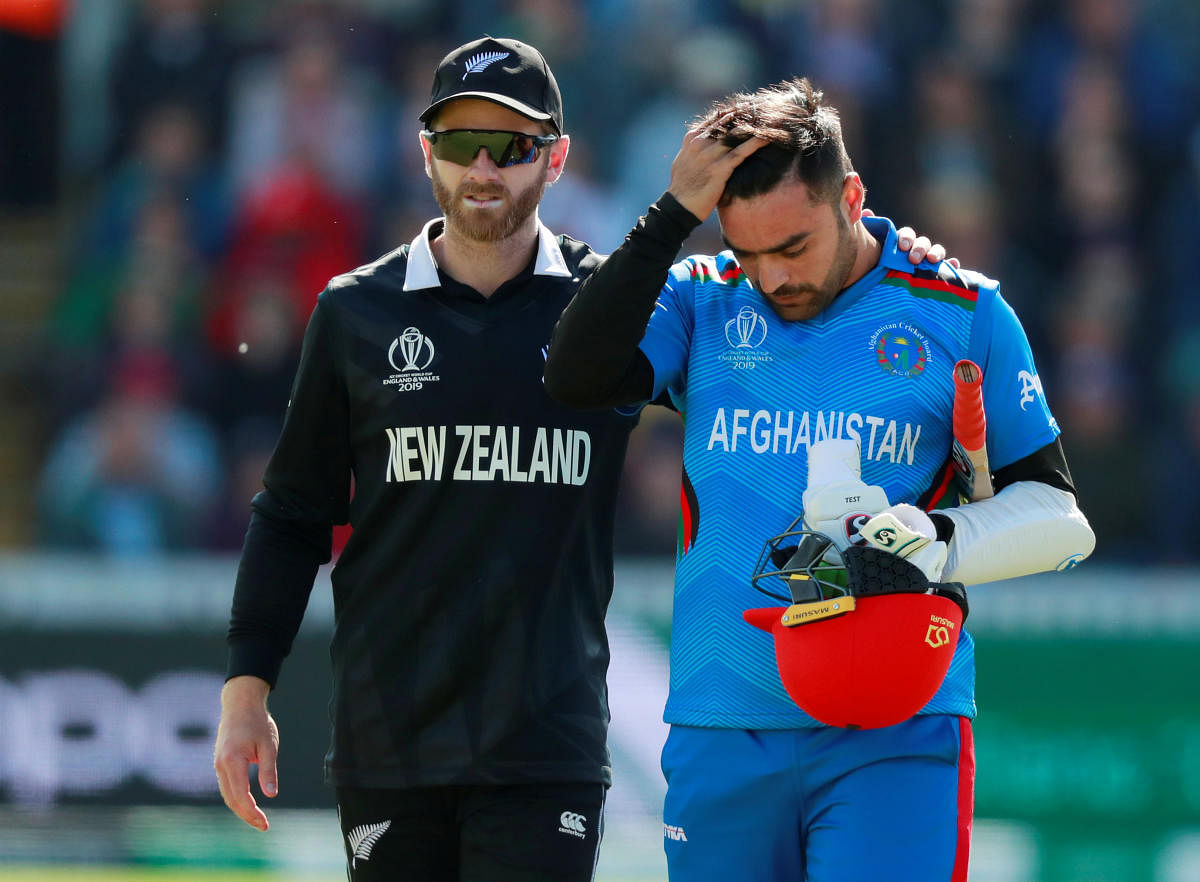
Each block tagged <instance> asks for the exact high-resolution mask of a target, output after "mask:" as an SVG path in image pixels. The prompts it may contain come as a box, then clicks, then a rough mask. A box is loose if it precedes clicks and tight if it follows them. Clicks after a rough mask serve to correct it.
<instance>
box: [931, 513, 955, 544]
mask: <svg viewBox="0 0 1200 882" xmlns="http://www.w3.org/2000/svg"><path fill="white" fill-rule="evenodd" d="M929 520H931V521H933V527H934V529H935V530H937V537H936V538H937V540H938V541H939V542H945V543H946V544H947V545H949V544H950V540H951V539H953V538H954V519H953V518H951V517H950V516H949V515H945V514H942V513H941V512H940V511H931V512H929Z"/></svg>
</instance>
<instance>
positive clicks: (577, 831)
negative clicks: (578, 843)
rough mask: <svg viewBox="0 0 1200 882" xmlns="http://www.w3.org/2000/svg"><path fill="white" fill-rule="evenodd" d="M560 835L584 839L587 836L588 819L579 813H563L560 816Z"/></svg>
mask: <svg viewBox="0 0 1200 882" xmlns="http://www.w3.org/2000/svg"><path fill="white" fill-rule="evenodd" d="M558 823H559V828H558V832H559V833H570V834H571V835H572V836H578V837H579V838H580V839H582V838H583V837H584V836H585V835H586V834H587V818H585V817H584V816H583V815H581V814H579V813H577V812H563V813H562V814H561V815H559V816H558Z"/></svg>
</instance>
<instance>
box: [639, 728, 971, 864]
mask: <svg viewBox="0 0 1200 882" xmlns="http://www.w3.org/2000/svg"><path fill="white" fill-rule="evenodd" d="M662 767H663V774H664V775H666V778H667V797H666V804H665V806H664V811H663V823H664V847H665V849H666V853H667V868H668V871H669V873H670V879H671V882H710V880H711V882H729V880H734V879H736V880H738V882H960V880H965V879H966V878H967V856H968V850H969V845H970V834H971V820H972V815H973V810H974V785H975V753H974V745H973V741H972V737H971V723H970V720H967V719H966V718H963V717H954V716H918V717H914V718H912V719H911V720H908V721H906V722H904V723H900V724H899V725H896V726H890V727H888V728H886V729H866V730H847V729H836V728H830V727H821V728H814V729H787V730H753V731H746V730H740V729H707V728H696V727H691V726H672V727H671V734H670V735H669V737H668V738H667V743H666V746H665V747H664V748H663V754H662Z"/></svg>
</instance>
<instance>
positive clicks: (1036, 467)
mask: <svg viewBox="0 0 1200 882" xmlns="http://www.w3.org/2000/svg"><path fill="white" fill-rule="evenodd" d="M1018 481H1041V482H1042V483H1043V484H1049V485H1050V486H1051V487H1057V488H1058V489H1059V490H1066V491H1067V492H1068V493H1070V494H1072V495H1074V496H1078V495H1079V494H1077V493H1076V492H1075V483H1074V481H1072V480H1071V470H1070V469H1069V468H1067V455H1066V454H1065V453H1064V452H1063V448H1062V437H1061V436H1060V437H1058V438H1055V439H1054V440H1053V441H1051V442H1050V443H1049V444H1047V445H1046V446H1045V447H1042V448H1041V449H1039V450H1035V451H1034V452H1033V453H1031V454H1029V456H1026V457H1024V458H1023V459H1018V460H1017V461H1016V462H1014V463H1012V464H1011V465H1006V466H1005V467H1004V468H1002V469H998V470H997V471H995V472H994V473H993V474H992V486H993V487H995V488H996V492H997V493H999V492H1000V491H1001V490H1002V489H1004V488H1005V487H1007V486H1008V485H1009V484H1015V483H1017V482H1018Z"/></svg>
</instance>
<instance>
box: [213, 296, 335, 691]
mask: <svg viewBox="0 0 1200 882" xmlns="http://www.w3.org/2000/svg"><path fill="white" fill-rule="evenodd" d="M324 296H325V295H322V298H321V299H319V300H318V305H317V308H316V309H315V310H314V311H313V315H312V318H311V319H310V320H309V325H308V329H307V330H306V331H305V336H304V345H303V347H302V350H301V353H300V365H299V367H298V368H297V372H296V379H295V381H294V382H293V384H292V390H291V401H290V403H289V405H288V409H287V414H286V416H285V418H284V424H283V429H282V431H281V433H280V437H279V441H278V442H277V444H276V446H275V450H274V452H273V453H272V455H271V460H270V462H269V463H268V465H267V469H266V472H265V474H264V475H263V486H264V488H265V489H263V490H262V491H261V492H260V493H258V494H257V495H256V496H255V497H254V501H253V503H252V508H253V514H252V515H251V517H250V526H249V528H248V529H247V530H246V539H245V542H244V544H243V546H242V557H241V561H240V563H239V565H238V572H237V582H236V584H235V586H234V592H233V605H232V609H231V612H230V618H229V630H228V632H227V634H226V640H227V642H228V644H229V662H228V667H227V668H226V676H227V677H237V676H240V675H243V674H251V675H253V676H256V677H261V678H262V679H263V680H266V681H267V682H268V683H270V684H271V685H272V687H273V686H274V685H275V682H276V680H277V679H278V677H279V670H280V667H281V666H282V664H283V660H284V658H285V657H286V656H287V654H288V653H289V652H290V651H291V648H292V642H293V640H294V639H295V637H296V633H297V631H298V630H299V628H300V622H301V620H302V619H303V617H304V611H305V609H306V607H307V606H308V598H309V595H310V594H311V593H312V588H313V580H314V579H315V578H316V575H317V569H318V568H319V567H320V565H321V564H323V563H326V562H327V561H329V560H330V558H331V556H332V546H333V525H334V524H343V523H346V521H347V520H348V517H349V513H348V506H349V498H350V471H351V469H350V450H349V440H348V433H347V432H346V431H345V430H344V429H343V428H341V427H344V426H345V425H347V423H348V420H349V417H348V411H349V403H348V398H347V394H346V390H345V385H344V383H343V381H342V379H341V375H340V373H339V371H338V368H337V365H338V364H339V362H340V361H341V358H342V356H341V354H340V349H339V346H338V343H337V340H338V335H337V333H336V331H335V323H334V322H333V321H332V320H331V319H330V317H329V316H328V315H327V310H326V307H325V305H324V302H323V300H324Z"/></svg>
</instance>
